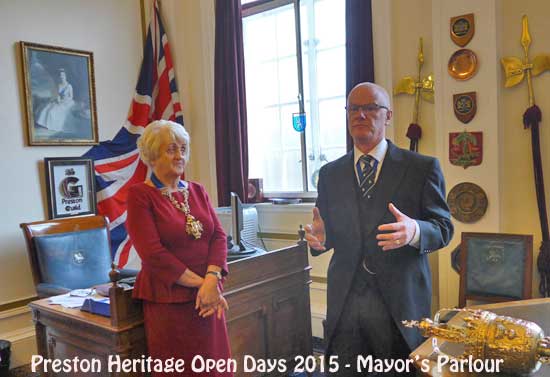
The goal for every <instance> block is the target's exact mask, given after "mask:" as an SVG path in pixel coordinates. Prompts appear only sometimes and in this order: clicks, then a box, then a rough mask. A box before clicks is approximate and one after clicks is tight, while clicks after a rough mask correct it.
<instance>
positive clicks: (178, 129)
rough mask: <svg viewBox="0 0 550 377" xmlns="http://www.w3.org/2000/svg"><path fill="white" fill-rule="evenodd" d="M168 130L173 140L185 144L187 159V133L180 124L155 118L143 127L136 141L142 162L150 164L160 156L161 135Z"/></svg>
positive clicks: (186, 158)
mask: <svg viewBox="0 0 550 377" xmlns="http://www.w3.org/2000/svg"><path fill="white" fill-rule="evenodd" d="M164 132H168V133H169V135H170V136H171V137H172V140H173V141H178V142H180V143H181V142H183V143H184V144H185V155H184V158H185V161H189V133H187V131H186V130H185V127H183V126H182V125H181V124H179V123H176V122H172V121H170V120H155V121H154V122H151V123H149V125H147V127H145V131H144V132H143V134H142V135H141V136H140V138H139V139H138V141H137V145H138V148H139V155H140V157H141V159H142V160H143V162H144V163H145V164H146V165H148V166H151V162H152V161H155V160H156V159H157V158H159V156H160V153H161V151H160V143H161V137H160V135H162V134H163V133H164Z"/></svg>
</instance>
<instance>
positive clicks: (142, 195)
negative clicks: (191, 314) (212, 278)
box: [126, 182, 228, 303]
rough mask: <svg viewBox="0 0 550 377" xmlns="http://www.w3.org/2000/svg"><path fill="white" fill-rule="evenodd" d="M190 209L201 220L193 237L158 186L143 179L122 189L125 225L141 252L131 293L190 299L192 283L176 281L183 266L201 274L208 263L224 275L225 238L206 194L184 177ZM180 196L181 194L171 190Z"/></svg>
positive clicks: (170, 300) (162, 299)
mask: <svg viewBox="0 0 550 377" xmlns="http://www.w3.org/2000/svg"><path fill="white" fill-rule="evenodd" d="M188 188H189V207H190V210H191V214H192V215H193V216H194V217H195V218H196V219H197V220H199V221H200V222H201V223H202V225H203V228H204V230H203V233H202V236H201V238H199V239H198V240H196V239H195V238H194V237H192V236H190V235H188V234H187V232H186V231H185V223H186V222H185V220H186V217H185V215H184V214H183V213H182V212H181V211H179V210H178V209H176V208H175V207H174V206H173V205H172V203H171V202H170V201H169V200H168V198H166V197H164V196H163V195H162V194H161V193H160V191H159V190H158V189H157V188H155V187H151V186H149V185H147V184H145V183H139V184H136V185H134V186H132V187H130V189H129V190H128V213H127V219H126V229H127V230H128V234H129V236H130V239H131V240H132V242H133V244H134V247H135V248H136V251H137V253H138V254H139V256H140V258H141V271H140V272H139V274H138V276H137V279H136V284H135V286H134V293H133V296H134V298H139V299H143V300H148V301H152V302H158V303H174V302H188V301H193V300H195V297H196V294H197V289H196V288H188V287H184V286H181V285H179V284H177V283H176V281H177V280H178V278H179V277H180V276H181V274H183V272H184V271H185V270H186V269H188V268H189V269H191V271H193V272H195V273H196V274H198V275H200V276H204V274H205V273H206V269H207V267H208V265H215V266H219V267H221V268H222V274H223V275H226V274H227V272H228V269H227V242H226V236H225V232H224V230H223V228H222V226H221V224H220V221H219V220H218V217H217V216H216V212H215V211H214V209H213V207H212V204H211V203H210V199H209V198H208V194H207V193H206V191H205V189H204V187H202V185H200V184H199V183H195V182H188ZM172 195H173V196H174V198H175V199H177V200H178V201H180V202H183V194H182V193H179V192H176V193H173V194H172Z"/></svg>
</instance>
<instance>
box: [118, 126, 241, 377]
mask: <svg viewBox="0 0 550 377" xmlns="http://www.w3.org/2000/svg"><path fill="white" fill-rule="evenodd" d="M138 147H139V150H140V157H141V159H142V160H143V161H144V162H145V164H147V165H148V166H149V168H151V169H152V174H151V177H150V179H148V180H146V181H145V182H143V183H139V184H136V185H134V186H132V187H131V188H130V189H129V191H128V217H127V221H126V224H127V225H126V226H127V228H128V234H129V235H130V238H131V240H132V242H133V244H134V246H135V248H136V250H137V252H138V254H139V256H140V257H141V271H140V272H139V274H138V276H137V279H136V284H135V286H134V297H135V298H138V299H141V300H143V314H144V319H145V333H146V337H147V348H148V352H149V355H150V356H151V357H152V358H153V359H155V360H163V361H166V360H169V359H171V358H173V359H174V360H178V359H180V360H183V361H184V366H183V367H184V371H183V372H180V373H166V370H165V371H163V372H159V371H157V372H155V371H153V376H164V375H170V376H174V375H180V376H223V377H231V376H233V373H231V371H224V370H214V371H208V372H206V371H204V372H198V371H197V370H196V369H195V370H192V361H193V359H194V358H196V357H197V358H198V357H202V358H203V359H211V360H228V359H229V358H230V350H229V340H228V337H227V328H226V325H225V316H224V312H225V310H227V308H228V307H227V302H226V300H225V298H224V297H223V295H222V290H221V288H222V277H223V276H225V275H226V274H227V244H226V236H225V233H224V231H223V228H222V226H221V224H220V222H219V220H218V218H217V216H216V213H215V211H214V209H213V208H212V205H211V203H210V199H209V198H208V195H207V193H206V191H205V189H204V187H203V186H201V185H200V184H199V183H196V182H189V181H183V180H181V179H180V176H181V175H182V174H183V171H184V168H185V164H186V163H187V161H188V160H189V134H188V133H187V131H186V130H185V128H184V127H183V126H181V125H179V124H177V123H174V122H170V121H164V120H161V121H155V122H152V123H151V124H149V125H148V126H147V127H146V128H145V131H144V133H143V135H142V136H141V137H140V138H139V140H138ZM196 361H198V360H196ZM195 365H196V366H197V367H200V366H201V364H200V363H197V364H195Z"/></svg>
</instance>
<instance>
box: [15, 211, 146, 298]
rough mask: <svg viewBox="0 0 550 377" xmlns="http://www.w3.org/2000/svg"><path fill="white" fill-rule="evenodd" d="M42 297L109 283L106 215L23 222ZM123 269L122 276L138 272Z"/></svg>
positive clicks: (35, 276) (34, 274) (108, 237)
mask: <svg viewBox="0 0 550 377" xmlns="http://www.w3.org/2000/svg"><path fill="white" fill-rule="evenodd" d="M20 227H21V229H23V233H24V235H25V240H26V242H27V251H28V255H29V260H30V263H31V269H32V275H33V279H34V284H35V287H36V292H37V294H38V297H40V298H43V297H50V296H55V295H59V294H63V293H67V292H70V291H71V290H73V289H79V288H89V287H92V286H95V285H98V284H103V283H107V282H109V271H110V270H111V246H110V244H111V242H110V241H111V238H110V234H109V220H108V219H107V218H105V217H104V216H83V217H71V218H65V219H54V220H47V221H38V222H33V223H23V224H21V225H20ZM137 272H138V271H137V270H121V274H120V277H121V278H126V277H130V276H135V275H137Z"/></svg>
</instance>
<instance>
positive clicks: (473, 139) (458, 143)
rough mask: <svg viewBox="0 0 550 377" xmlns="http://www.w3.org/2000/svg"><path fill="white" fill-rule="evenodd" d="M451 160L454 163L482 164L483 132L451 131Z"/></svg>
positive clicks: (465, 166) (464, 164)
mask: <svg viewBox="0 0 550 377" xmlns="http://www.w3.org/2000/svg"><path fill="white" fill-rule="evenodd" d="M449 161H450V162H451V164H453V165H457V166H462V167H463V168H464V169H466V168H467V167H469V166H476V165H480V164H481V161H483V132H467V131H464V132H451V133H449Z"/></svg>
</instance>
